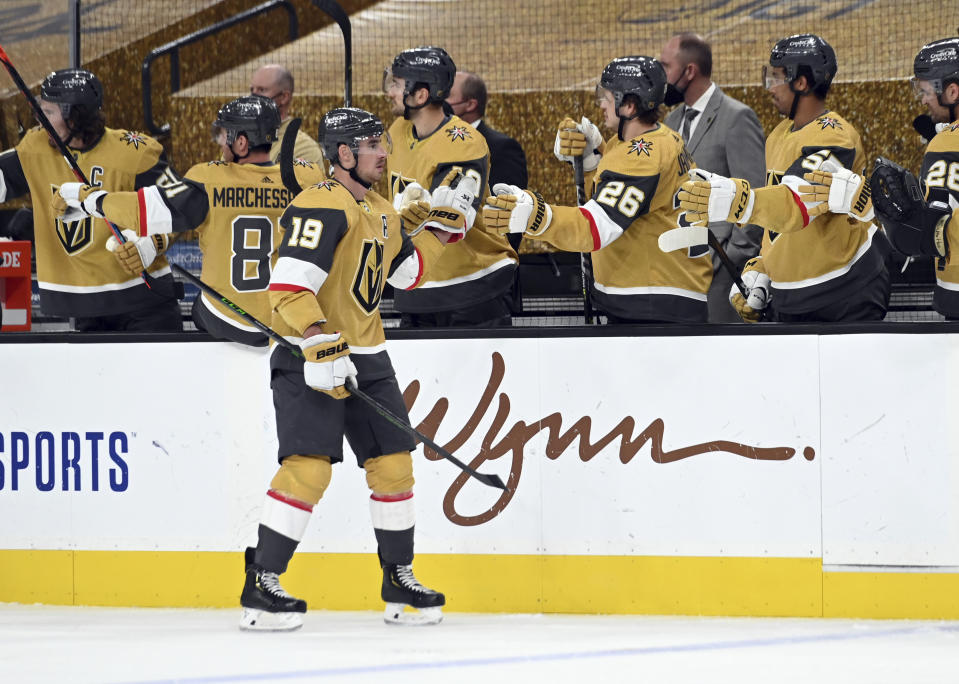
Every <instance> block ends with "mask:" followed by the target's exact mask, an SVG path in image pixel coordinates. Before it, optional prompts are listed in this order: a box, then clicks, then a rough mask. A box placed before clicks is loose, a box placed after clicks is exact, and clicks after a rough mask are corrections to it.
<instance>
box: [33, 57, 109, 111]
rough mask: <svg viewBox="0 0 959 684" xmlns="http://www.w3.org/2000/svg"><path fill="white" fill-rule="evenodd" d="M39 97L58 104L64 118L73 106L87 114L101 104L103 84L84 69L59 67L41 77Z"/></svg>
mask: <svg viewBox="0 0 959 684" xmlns="http://www.w3.org/2000/svg"><path fill="white" fill-rule="evenodd" d="M40 97H41V98H43V99H44V100H46V101H47V102H55V103H56V104H59V105H60V111H61V112H62V114H63V118H65V119H68V118H70V114H71V112H72V111H73V108H74V107H76V108H78V109H79V110H81V111H83V112H84V113H85V114H88V115H89V114H93V113H95V112H97V111H99V110H100V108H101V107H102V106H103V84H102V83H100V79H98V78H97V77H96V76H94V75H93V74H92V73H91V72H89V71H87V70H86V69H60V70H59V71H54V72H51V73H50V74H49V75H48V76H47V77H46V78H45V79H43V84H42V85H41V86H40Z"/></svg>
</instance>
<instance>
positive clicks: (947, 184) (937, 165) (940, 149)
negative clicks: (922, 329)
mask: <svg viewBox="0 0 959 684" xmlns="http://www.w3.org/2000/svg"><path fill="white" fill-rule="evenodd" d="M919 177H920V178H921V179H922V181H923V184H924V185H925V192H926V199H927V200H929V201H939V202H944V203H945V204H947V205H949V207H950V208H952V209H957V208H959V121H956V122H954V123H952V124H951V125H950V126H948V127H947V128H945V129H943V130H942V131H940V132H939V133H938V134H936V136H935V137H933V139H932V140H930V141H929V146H928V147H927V148H926V154H925V155H924V156H923V158H922V168H921V170H920V172H919ZM957 250H959V244H956V243H951V244H950V251H951V252H952V253H953V254H954V253H956V251H957ZM951 261H953V262H955V261H956V260H955V259H952V260H951ZM932 308H933V309H935V310H936V311H938V312H939V313H941V314H942V315H944V316H947V317H949V318H959V264H956V263H952V264H950V265H947V266H945V267H944V268H943V269H942V270H937V271H936V288H935V290H934V292H933V296H932Z"/></svg>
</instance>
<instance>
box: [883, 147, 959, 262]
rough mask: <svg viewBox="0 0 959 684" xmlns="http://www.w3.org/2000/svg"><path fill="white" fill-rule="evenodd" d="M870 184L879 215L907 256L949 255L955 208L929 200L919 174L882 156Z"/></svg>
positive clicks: (889, 235)
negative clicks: (947, 233) (950, 221)
mask: <svg viewBox="0 0 959 684" xmlns="http://www.w3.org/2000/svg"><path fill="white" fill-rule="evenodd" d="M869 185H870V188H871V190H872V205H873V209H874V210H875V212H876V218H877V219H879V223H881V224H882V227H883V228H885V230H886V235H887V236H888V237H889V241H890V242H891V243H892V245H893V247H895V248H896V249H898V250H899V251H900V252H902V253H903V254H905V255H907V256H935V257H945V256H948V254H949V244H948V242H947V240H946V229H947V228H948V226H949V219H950V217H951V216H952V210H951V209H949V207H948V206H947V205H945V204H943V203H942V202H930V203H929V204H927V203H926V200H925V199H924V198H923V192H922V188H921V187H920V185H919V179H918V178H916V176H915V174H913V173H912V172H911V171H909V170H907V169H904V168H903V167H901V166H899V165H898V164H896V163H895V162H892V161H890V160H888V159H885V158H884V157H879V159H877V160H876V169H875V171H873V172H872V177H871V178H870V179H869Z"/></svg>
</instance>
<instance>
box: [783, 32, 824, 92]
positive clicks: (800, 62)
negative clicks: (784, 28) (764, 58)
mask: <svg viewBox="0 0 959 684" xmlns="http://www.w3.org/2000/svg"><path fill="white" fill-rule="evenodd" d="M769 65H770V66H774V67H782V68H783V69H784V70H785V71H786V80H787V81H788V82H789V83H792V82H793V81H795V80H796V79H797V78H799V76H800V73H799V67H803V66H805V67H808V68H809V72H810V73H807V74H805V76H806V78H807V79H809V90H813V89H814V88H816V87H817V86H820V85H825V86H827V87H828V86H829V84H830V83H832V79H833V78H834V77H835V76H836V71H837V69H838V67H837V65H836V52H835V51H834V50H833V49H832V46H831V45H829V43H827V42H826V41H825V40H823V39H822V38H820V37H819V36H814V35H813V34H811V33H802V34H799V35H795V36H789V37H788V38H783V39H782V40H780V41H779V42H777V43H776V44H775V45H774V46H773V49H772V52H771V53H770V55H769Z"/></svg>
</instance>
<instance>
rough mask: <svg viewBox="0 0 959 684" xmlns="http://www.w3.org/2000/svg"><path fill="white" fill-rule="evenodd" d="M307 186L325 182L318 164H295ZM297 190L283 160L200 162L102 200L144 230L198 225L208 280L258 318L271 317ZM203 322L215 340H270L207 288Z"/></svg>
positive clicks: (107, 209)
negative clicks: (160, 181)
mask: <svg viewBox="0 0 959 684" xmlns="http://www.w3.org/2000/svg"><path fill="white" fill-rule="evenodd" d="M293 168H294V172H295V174H296V179H297V182H298V183H299V184H300V186H301V187H305V186H309V185H313V184H314V183H319V182H321V181H323V180H324V179H325V176H324V174H323V171H322V169H320V168H319V167H317V166H316V165H315V164H311V163H309V162H305V161H297V162H295V164H294V167H293ZM292 199H293V194H292V193H291V192H290V191H289V190H287V189H286V188H285V187H284V186H283V181H282V179H281V177H280V167H279V166H277V165H276V164H271V163H266V164H253V163H250V164H236V163H231V162H224V161H211V162H206V163H202V164H197V165H195V166H193V167H192V168H191V169H190V170H189V171H187V172H186V174H185V175H184V177H183V179H182V180H180V181H178V182H176V183H172V184H166V185H164V186H151V187H147V188H142V189H141V190H139V191H138V192H125V193H111V194H110V195H109V196H108V197H107V199H105V200H104V201H103V211H104V214H105V215H106V217H107V218H108V219H112V220H115V221H119V222H122V223H124V224H125V225H128V227H130V228H132V229H133V230H134V231H135V232H136V233H137V234H138V235H156V234H158V233H171V232H183V231H187V230H193V229H195V230H196V231H197V232H198V234H199V243H200V251H201V252H202V253H203V267H202V271H201V274H200V278H201V280H203V282H204V283H206V284H207V285H209V286H210V287H212V288H213V289H214V290H216V291H217V292H219V293H220V294H222V295H223V296H225V297H226V298H227V299H229V300H230V301H232V302H233V303H234V304H236V305H237V306H239V307H240V308H241V309H243V310H245V311H246V312H247V313H249V314H251V315H252V316H253V317H254V318H256V319H257V320H259V321H263V322H269V320H270V313H271V307H270V302H269V296H268V294H267V290H268V288H269V285H270V271H271V269H272V267H273V265H274V264H275V263H276V259H277V248H278V247H279V243H280V234H281V229H280V216H281V215H282V213H283V210H284V209H286V207H287V205H288V204H289V203H290V200H292ZM199 297H200V305H199V306H200V307H202V308H201V309H199V310H198V308H197V307H196V306H195V307H194V318H200V319H202V320H198V321H197V324H198V325H199V326H200V327H202V328H203V329H205V330H206V331H207V332H209V333H210V334H212V335H214V336H215V337H220V338H223V339H228V340H233V341H235V342H242V343H246V344H264V343H265V341H266V340H265V337H264V335H263V333H261V332H260V331H259V330H258V329H257V328H256V327H254V326H252V325H250V324H249V323H248V322H246V321H245V320H244V319H243V318H242V317H240V316H238V315H237V314H236V313H234V312H233V311H232V310H230V309H229V308H228V307H226V306H225V305H224V304H222V303H220V302H218V301H216V299H215V298H213V297H210V296H208V295H207V294H206V293H201V294H200V295H199Z"/></svg>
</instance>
